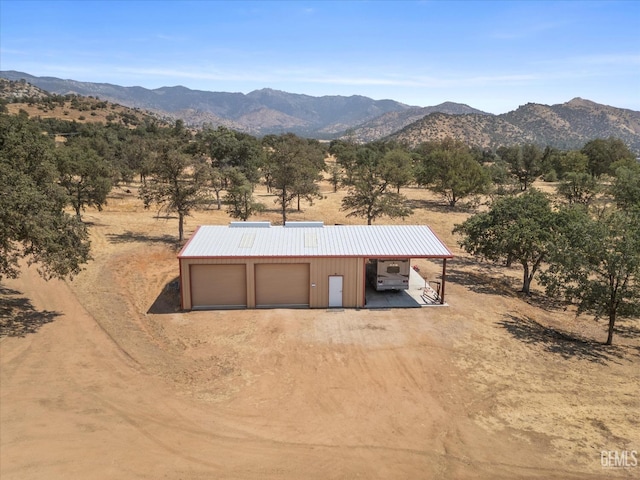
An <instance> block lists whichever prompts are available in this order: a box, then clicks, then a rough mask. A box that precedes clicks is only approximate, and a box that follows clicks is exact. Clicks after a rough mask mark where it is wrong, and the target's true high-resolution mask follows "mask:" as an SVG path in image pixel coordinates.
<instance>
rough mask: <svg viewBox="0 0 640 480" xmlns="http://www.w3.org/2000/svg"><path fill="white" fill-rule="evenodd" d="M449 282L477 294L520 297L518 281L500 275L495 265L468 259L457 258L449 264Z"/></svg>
mask: <svg viewBox="0 0 640 480" xmlns="http://www.w3.org/2000/svg"><path fill="white" fill-rule="evenodd" d="M471 268H473V269H474V270H473V271H472V270H471ZM447 282H451V283H457V284H458V285H462V286H464V287H466V288H468V289H469V290H471V291H473V292H475V293H483V294H488V295H503V296H507V297H516V296H518V294H519V292H518V288H519V286H520V285H519V284H518V283H517V280H516V279H514V278H512V277H509V276H507V275H504V274H502V275H500V274H498V273H497V271H496V266H495V265H493V264H487V263H484V262H480V261H478V260H475V259H473V258H467V257H456V258H455V259H454V260H452V261H451V262H450V263H447Z"/></svg>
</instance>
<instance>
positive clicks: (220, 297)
mask: <svg viewBox="0 0 640 480" xmlns="http://www.w3.org/2000/svg"><path fill="white" fill-rule="evenodd" d="M190 284H191V306H192V308H215V307H246V305H247V275H246V266H245V265H244V264H241V265H191V266H190Z"/></svg>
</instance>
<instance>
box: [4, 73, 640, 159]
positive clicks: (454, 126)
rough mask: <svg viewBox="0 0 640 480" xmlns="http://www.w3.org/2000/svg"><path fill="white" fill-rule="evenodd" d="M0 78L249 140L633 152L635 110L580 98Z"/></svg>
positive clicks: (639, 142) (638, 148) (636, 146)
mask: <svg viewBox="0 0 640 480" xmlns="http://www.w3.org/2000/svg"><path fill="white" fill-rule="evenodd" d="M0 78H6V79H8V80H13V81H17V80H25V81H26V82H28V83H30V84H32V85H35V86H37V87H39V88H41V89H43V90H46V91H47V92H50V93H52V94H58V95H67V94H76V95H82V96H92V97H97V98H100V99H101V100H107V101H110V102H114V103H119V104H121V105H124V106H127V107H132V108H140V109H145V110H149V111H151V112H155V113H157V114H160V115H163V116H165V117H169V118H173V119H182V120H184V121H185V123H186V124H187V125H191V126H202V125H205V124H208V125H211V126H214V127H215V126H218V125H224V126H227V127H229V128H233V129H236V130H239V131H243V132H247V133H250V134H252V135H257V136H261V135H266V134H270V133H276V134H278V133H283V132H293V133H296V134H298V135H302V136H307V137H312V138H318V139H333V138H340V137H349V138H352V139H355V140H357V141H361V142H367V141H372V140H378V139H386V138H391V139H396V140H400V141H403V142H407V143H409V144H411V145H416V144H419V143H421V142H424V141H428V140H436V139H440V138H444V137H446V136H449V137H453V138H457V139H460V140H463V141H465V142H466V143H468V144H470V145H474V146H478V147H481V148H496V147H498V146H500V145H509V144H515V143H535V144H537V145H540V146H547V145H550V146H553V147H556V148H562V149H568V148H580V147H582V145H584V144H585V143H586V142H587V141H589V140H592V139H594V138H606V137H610V136H613V137H617V138H620V139H622V140H623V141H624V142H625V143H626V144H627V145H628V146H629V147H630V148H631V149H632V150H634V151H635V152H637V153H640V112H637V111H634V110H628V109H621V108H616V107H612V106H608V105H601V104H598V103H595V102H591V101H589V100H584V99H581V98H574V99H573V100H571V101H569V102H566V103H563V104H558V105H551V106H549V105H543V104H536V103H528V104H526V105H523V106H520V107H519V108H518V109H516V110H514V111H511V112H507V113H504V114H500V115H493V114H489V113H486V112H483V111H481V110H478V109H475V108H472V107H470V106H468V105H464V104H460V103H454V102H445V103H442V104H440V105H436V106H430V107H417V106H411V105H406V104H403V103H400V102H397V101H394V100H373V99H371V98H368V97H364V96H360V95H353V96H350V97H345V96H339V95H332V96H322V97H314V96H310V95H303V94H293V93H287V92H282V91H278V90H273V89H270V88H264V89H261V90H255V91H252V92H250V93H247V94H243V93H229V92H209V91H202V90H192V89H189V88H186V87H182V86H175V87H161V88H157V89H147V88H143V87H122V86H118V85H113V84H109V83H92V82H79V81H75V80H64V79H60V78H55V77H37V76H33V75H30V74H27V73H24V72H16V71H0Z"/></svg>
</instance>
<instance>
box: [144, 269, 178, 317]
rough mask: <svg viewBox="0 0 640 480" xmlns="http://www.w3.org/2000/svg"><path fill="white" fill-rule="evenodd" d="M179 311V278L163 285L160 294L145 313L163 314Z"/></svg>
mask: <svg viewBox="0 0 640 480" xmlns="http://www.w3.org/2000/svg"><path fill="white" fill-rule="evenodd" d="M179 311H180V277H175V278H173V279H172V280H171V281H170V282H168V283H167V284H165V286H164V288H163V289H162V291H161V292H160V294H159V295H158V296H157V297H156V299H155V301H154V302H153V304H152V305H151V307H149V310H147V313H153V314H165V313H176V312H179Z"/></svg>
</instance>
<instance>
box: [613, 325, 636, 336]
mask: <svg viewBox="0 0 640 480" xmlns="http://www.w3.org/2000/svg"><path fill="white" fill-rule="evenodd" d="M620 323H621V322H620V321H617V322H616V327H615V328H616V331H615V333H614V335H617V336H619V337H624V338H638V337H640V328H637V327H635V326H634V325H628V324H627V325H624V324H622V325H621V324H620Z"/></svg>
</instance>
